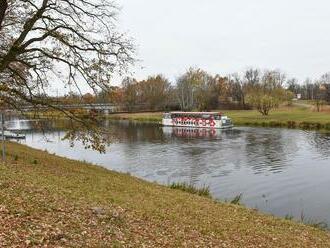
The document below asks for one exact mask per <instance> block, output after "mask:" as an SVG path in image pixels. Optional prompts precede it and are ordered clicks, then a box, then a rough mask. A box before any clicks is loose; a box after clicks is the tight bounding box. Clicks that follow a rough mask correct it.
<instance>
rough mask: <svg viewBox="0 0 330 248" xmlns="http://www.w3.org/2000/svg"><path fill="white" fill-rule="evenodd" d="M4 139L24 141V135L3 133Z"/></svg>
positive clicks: (0, 135)
mask: <svg viewBox="0 0 330 248" xmlns="http://www.w3.org/2000/svg"><path fill="white" fill-rule="evenodd" d="M4 136H5V139H25V135H24V134H19V133H14V132H10V131H5V132H4ZM0 138H1V139H2V133H1V131H0Z"/></svg>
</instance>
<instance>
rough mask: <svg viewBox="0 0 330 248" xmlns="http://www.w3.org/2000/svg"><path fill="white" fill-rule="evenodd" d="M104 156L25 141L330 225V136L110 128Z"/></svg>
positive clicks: (43, 139) (56, 136)
mask: <svg viewBox="0 0 330 248" xmlns="http://www.w3.org/2000/svg"><path fill="white" fill-rule="evenodd" d="M108 125H109V130H111V133H112V134H113V140H112V143H111V145H110V146H109V147H108V148H107V150H106V153H105V154H99V153H98V152H95V151H91V150H85V149H84V148H83V146H82V145H80V144H76V145H75V147H73V148H72V147H70V144H69V143H68V142H67V141H63V140H62V137H63V136H64V134H65V133H64V132H63V131H49V132H46V133H41V132H40V131H32V132H28V133H27V137H26V140H23V141H21V142H22V143H24V144H27V145H29V146H31V147H34V148H39V149H42V150H47V151H49V152H50V153H55V154H57V155H60V156H64V157H68V158H72V159H78V160H84V161H88V162H91V163H94V164H97V165H100V166H103V167H106V168H108V169H111V170H115V171H120V172H125V173H130V174H131V175H134V176H137V177H140V178H143V179H146V180H148V181H152V182H154V181H155V182H158V183H161V184H169V183H172V182H188V183H193V184H195V185H199V186H201V185H207V186H209V187H210V190H211V193H212V195H213V196H214V197H215V198H217V199H220V200H231V199H233V198H234V197H235V196H237V195H239V194H242V203H243V204H245V205H246V206H248V207H251V208H256V209H259V210H260V211H262V212H266V213H271V214H274V215H276V216H283V217H284V216H294V217H295V218H296V219H298V220H300V219H301V218H303V219H304V221H306V220H307V221H313V222H314V221H319V222H325V223H327V224H328V225H329V224H330V211H329V209H330V197H329V195H328V192H329V191H328V190H329V189H330V152H329V151H330V135H329V134H323V133H319V132H314V131H302V130H290V129H277V128H252V127H236V128H234V129H233V130H229V131H220V130H219V131H216V132H209V131H205V130H201V129H182V128H168V127H166V128H163V127H159V126H158V125H153V124H137V123H129V122H116V123H110V124H109V123H108Z"/></svg>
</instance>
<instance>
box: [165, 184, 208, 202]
mask: <svg viewBox="0 0 330 248" xmlns="http://www.w3.org/2000/svg"><path fill="white" fill-rule="evenodd" d="M169 187H170V188H171V189H177V190H181V191H185V192H188V193H190V194H195V195H199V196H204V197H209V198H211V193H210V188H209V187H208V186H203V187H200V188H198V187H196V186H194V185H193V184H188V183H172V184H170V186H169Z"/></svg>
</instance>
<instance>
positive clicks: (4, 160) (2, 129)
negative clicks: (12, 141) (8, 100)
mask: <svg viewBox="0 0 330 248" xmlns="http://www.w3.org/2000/svg"><path fill="white" fill-rule="evenodd" d="M1 134H2V162H3V163H5V162H6V144H5V118H4V114H3V112H1Z"/></svg>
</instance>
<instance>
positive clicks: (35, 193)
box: [0, 143, 330, 247]
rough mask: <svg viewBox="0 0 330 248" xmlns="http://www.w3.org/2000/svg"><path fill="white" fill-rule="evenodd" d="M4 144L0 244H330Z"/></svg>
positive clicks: (309, 232)
mask: <svg viewBox="0 0 330 248" xmlns="http://www.w3.org/2000/svg"><path fill="white" fill-rule="evenodd" d="M7 144H8V146H7V148H8V149H7V153H8V154H7V157H8V162H7V164H6V165H3V164H1V165H0V182H1V183H0V190H1V203H0V217H1V218H0V224H1V225H0V243H2V244H3V245H4V246H5V245H6V244H7V245H15V244H16V245H21V244H26V246H38V245H44V244H48V245H50V246H58V245H60V246H64V247H72V246H81V245H83V246H107V245H114V244H116V245H117V246H119V247H120V246H141V245H143V244H144V245H145V246H147V247H162V246H172V247H173V246H198V245H199V246H204V247H205V246H223V245H226V246H227V247H255V246H258V247H288V246H290V247H329V246H330V234H329V232H326V231H322V230H319V229H316V228H313V227H310V226H307V225H304V224H301V223H297V222H294V221H290V220H285V219H281V218H278V217H274V216H271V215H267V214H262V213H259V212H257V211H255V210H252V209H249V208H246V207H243V206H238V205H233V204H229V203H223V202H217V201H215V200H214V199H210V198H207V197H202V196H198V195H195V194H190V193H186V192H182V191H181V190H175V189H170V188H169V187H166V186H162V185H159V184H156V183H150V182H146V181H144V180H141V179H138V178H136V177H133V176H130V175H128V174H123V173H118V172H115V171H110V170H107V169H104V168H102V167H99V166H95V165H91V164H88V163H84V162H79V161H75V160H71V159H66V158H62V157H58V156H55V155H51V154H49V153H47V152H44V151H40V150H36V149H33V148H30V147H27V146H25V145H20V144H16V143H7ZM13 229H15V231H16V232H13ZM3 237H6V238H5V239H3Z"/></svg>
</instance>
